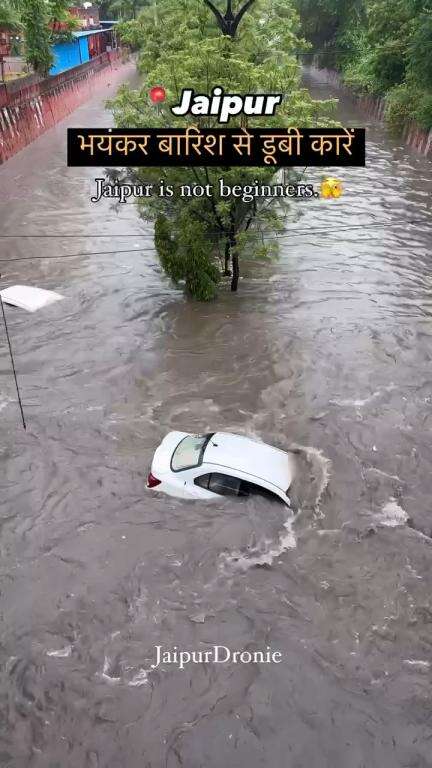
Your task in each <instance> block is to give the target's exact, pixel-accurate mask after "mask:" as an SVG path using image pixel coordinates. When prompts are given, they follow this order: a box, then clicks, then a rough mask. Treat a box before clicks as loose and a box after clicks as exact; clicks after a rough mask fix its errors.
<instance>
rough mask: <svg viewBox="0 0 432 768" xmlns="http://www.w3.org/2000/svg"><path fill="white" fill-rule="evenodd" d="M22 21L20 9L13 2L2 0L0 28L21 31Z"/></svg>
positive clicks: (0, 5) (11, 0) (0, 4)
mask: <svg viewBox="0 0 432 768" xmlns="http://www.w3.org/2000/svg"><path fill="white" fill-rule="evenodd" d="M20 26H21V19H20V14H19V9H18V6H17V4H16V3H14V2H13V0H1V2H0V27H5V28H6V29H19V28H20Z"/></svg>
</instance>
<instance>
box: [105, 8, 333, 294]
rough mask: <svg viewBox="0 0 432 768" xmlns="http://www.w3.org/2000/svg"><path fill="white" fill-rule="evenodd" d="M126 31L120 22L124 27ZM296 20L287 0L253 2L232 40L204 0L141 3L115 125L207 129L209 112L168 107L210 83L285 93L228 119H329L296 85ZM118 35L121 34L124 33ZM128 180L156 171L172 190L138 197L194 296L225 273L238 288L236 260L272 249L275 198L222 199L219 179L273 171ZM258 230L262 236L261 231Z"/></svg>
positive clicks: (168, 259) (173, 173)
mask: <svg viewBox="0 0 432 768" xmlns="http://www.w3.org/2000/svg"><path fill="white" fill-rule="evenodd" d="M123 28H124V27H123ZM297 28H298V17H297V14H296V12H295V10H294V9H293V6H292V5H291V4H290V3H289V2H286V0H256V2H255V3H254V4H253V6H252V7H251V9H250V11H249V12H248V13H247V14H245V15H244V17H243V19H242V23H241V26H240V27H239V28H238V29H237V34H236V37H235V38H232V37H231V36H228V35H222V34H221V32H220V28H219V25H218V23H217V20H216V19H215V16H214V14H213V12H212V11H211V10H209V9H208V7H207V6H206V5H205V4H204V3H203V2H202V0H188V1H186V0H160V2H158V4H157V7H156V6H153V7H151V8H150V7H149V8H148V9H145V10H144V11H143V12H142V13H141V14H140V16H139V18H138V20H137V22H136V23H129V24H128V25H127V27H126V34H127V35H128V36H129V39H130V40H131V41H132V40H133V42H134V44H135V45H136V44H139V45H140V57H139V64H140V68H141V71H142V72H143V87H142V88H141V89H140V90H135V91H133V90H130V89H129V88H127V87H123V88H122V89H120V92H119V94H118V96H117V98H116V100H115V102H114V104H113V108H114V114H115V119H116V123H117V125H121V126H122V127H170V126H181V127H187V126H190V125H192V124H195V125H199V126H200V127H203V128H207V127H214V126H215V125H216V122H215V118H214V117H199V118H197V117H195V118H191V116H184V117H175V116H174V115H173V114H172V113H171V111H170V109H169V105H173V104H175V103H177V102H178V101H179V99H180V95H181V91H182V89H183V88H192V89H194V91H195V92H197V93H207V94H210V92H211V90H212V88H213V87H214V86H215V85H219V86H222V87H223V88H224V90H225V92H227V93H241V94H245V93H283V94H284V99H283V102H282V104H281V105H280V107H279V109H278V111H277V114H276V115H275V116H274V117H265V118H263V117H261V118H260V117H254V118H248V120H247V122H246V120H245V117H244V116H242V117H238V118H234V119H232V120H231V122H230V126H234V127H239V128H240V127H241V126H244V127H245V126H246V125H247V126H248V127H254V126H260V125H261V126H272V125H274V126H278V127H280V126H287V127H288V126H297V125H300V126H308V125H324V124H328V122H329V120H328V114H329V112H330V111H331V106H332V105H331V104H330V103H324V102H316V101H313V100H312V99H311V98H310V96H309V94H308V93H307V91H306V90H304V89H303V88H301V86H300V80H299V68H298V64H297V61H296V58H295V56H294V55H293V51H295V50H296V47H297V45H298V37H297ZM122 34H123V32H122ZM153 85H163V86H164V88H165V89H166V91H167V101H166V103H165V104H164V105H163V106H158V107H155V106H154V105H153V104H152V103H151V102H150V99H149V96H148V90H149V88H150V87H152V86H153ZM132 176H133V178H134V180H135V181H136V180H139V181H141V182H144V181H147V182H153V183H154V184H155V186H156V187H157V186H158V183H159V180H160V179H161V178H162V179H163V180H164V182H165V185H167V186H170V187H171V188H172V190H173V195H172V196H171V197H158V196H157V195H154V196H153V197H151V198H145V199H143V200H141V212H142V215H143V216H145V217H147V218H148V219H150V220H154V221H156V247H157V250H158V253H159V257H160V260H161V264H162V266H163V268H164V270H165V271H166V272H167V274H169V275H170V277H171V278H172V279H173V280H175V281H176V282H180V281H184V282H185V284H186V288H187V290H188V291H189V292H190V293H191V294H192V295H193V296H195V297H197V298H199V299H209V298H212V297H213V296H214V295H215V294H216V288H217V283H218V280H219V278H220V276H221V274H224V273H225V274H229V273H231V277H232V280H231V287H232V290H237V285H238V279H239V258H240V256H241V255H242V254H243V255H244V254H246V255H247V256H248V258H249V259H251V258H256V257H260V258H271V257H272V255H273V254H274V252H275V247H274V241H273V244H272V245H271V246H270V245H268V244H267V243H266V242H265V239H264V234H266V233H267V234H268V233H272V232H274V230H275V228H276V229H277V228H278V227H280V226H281V225H282V224H281V222H282V216H283V206H282V204H281V200H280V199H276V198H269V199H253V200H250V201H247V202H246V201H244V200H242V199H241V198H233V197H230V198H225V197H222V196H221V195H220V194H219V184H218V181H219V179H220V178H221V177H223V179H224V181H225V183H226V184H228V185H230V186H233V185H236V184H240V185H254V184H255V183H258V184H267V185H270V184H272V182H274V176H275V171H274V168H272V167H264V168H231V167H230V168H189V167H183V168H171V167H166V168H162V169H160V168H143V169H136V170H134V171H133V173H132ZM194 184H200V185H201V186H203V187H205V186H206V185H210V188H211V189H212V190H213V196H212V197H206V196H203V197H199V198H196V197H182V196H181V194H180V187H181V185H189V186H191V187H192V186H193V185H194ZM260 233H261V235H260Z"/></svg>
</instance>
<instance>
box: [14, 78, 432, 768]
mask: <svg viewBox="0 0 432 768" xmlns="http://www.w3.org/2000/svg"><path fill="white" fill-rule="evenodd" d="M131 79H132V81H133V80H134V76H131ZM306 81H307V83H308V84H309V85H310V87H311V89H312V92H313V94H314V95H315V96H316V97H323V96H325V97H327V96H329V95H330V94H333V93H334V92H335V90H334V87H333V86H329V85H325V84H324V83H319V82H318V81H317V80H316V79H311V76H308V75H307V76H306ZM110 95H111V94H110V89H109V88H108V89H107V90H106V92H101V93H100V98H99V100H95V101H94V102H92V103H91V104H86V105H84V106H83V107H81V108H80V109H78V110H77V111H76V112H75V113H73V115H72V116H71V117H70V118H68V119H67V120H66V121H64V122H63V123H61V124H60V125H58V126H57V127H56V128H55V129H53V130H51V131H49V132H48V133H47V134H45V135H44V136H43V137H42V138H40V139H39V140H37V141H36V142H35V143H34V144H32V145H31V146H30V147H27V148H26V149H25V150H23V151H22V152H20V153H19V154H18V155H17V156H16V157H14V158H12V159H11V160H10V161H8V162H7V163H6V164H5V165H4V166H2V167H0V182H1V183H0V222H1V228H0V232H1V234H2V235H8V237H3V238H2V239H1V244H2V248H1V260H2V262H1V268H0V272H1V277H2V279H1V283H2V286H3V287H7V286H9V285H13V284H17V283H18V284H20V283H29V284H31V285H37V286H39V287H42V288H48V289H51V290H55V291H58V292H59V293H61V294H64V295H65V297H66V298H65V299H64V301H61V302H58V303H56V304H53V305H51V306H50V307H48V308H47V309H44V310H41V311H40V312H38V313H35V314H28V313H26V312H24V311H21V310H18V309H15V308H13V307H6V313H7V318H8V324H9V332H10V336H11V341H12V344H13V347H14V351H15V358H16V361H15V362H16V367H17V372H18V377H19V382H20V386H21V391H22V399H23V403H24V408H25V414H26V418H27V422H28V428H27V432H25V431H24V430H23V429H22V426H21V423H20V417H19V411H18V409H17V404H16V396H15V390H14V386H13V379H12V375H11V371H10V361H9V357H8V354H7V347H6V339H5V336H4V329H3V331H1V334H2V336H1V338H2V342H1V347H0V374H1V377H0V419H1V422H0V425H1V441H0V530H1V536H0V547H1V549H0V553H1V560H0V605H1V618H2V622H1V642H0V662H1V666H0V675H1V678H0V722H1V728H0V765H1V766H4V767H5V768H27V767H29V768H60V767H61V768H78V767H79V768H81V767H82V768H119V767H120V766H127V767H128V768H180V766H183V767H184V768H222V767H225V766H227V767H228V766H229V768H240V766H244V765H247V766H249V768H261V767H264V766H266V767H271V768H396V767H399V766H400V767H401V768H402V766H403V767H404V768H408V767H409V768H426V766H431V765H432V758H431V754H432V746H431V745H432V715H431V712H432V708H431V707H432V687H431V674H432V666H431V665H432V568H431V563H432V538H430V536H431V533H432V514H431V494H432V473H431V447H430V446H431V426H432V373H431V359H432V293H431V290H432V276H431V263H432V217H431V208H432V195H431V193H432V164H431V163H430V162H428V161H426V160H425V159H424V158H421V157H419V156H416V155H415V154H414V153H412V152H410V151H409V150H408V149H406V148H405V147H403V146H401V145H400V144H399V143H398V142H397V141H396V140H394V139H392V138H391V137H389V136H388V135H387V132H386V130H385V129H384V128H383V127H382V126H380V125H378V124H374V123H370V122H367V121H365V118H364V116H363V115H362V114H361V113H360V112H359V111H358V110H356V108H355V106H354V104H353V103H351V102H350V101H349V100H348V99H346V98H344V99H343V100H342V102H341V105H340V110H339V119H341V120H342V122H343V124H344V125H360V126H361V125H364V124H365V122H366V125H367V127H368V131H367V168H366V169H362V168H343V169H334V175H337V176H338V177H339V178H341V179H342V180H343V183H344V187H345V194H344V196H343V197H342V198H341V199H340V200H330V201H325V200H315V199H313V200H304V201H298V202H296V203H294V204H293V206H292V208H291V210H290V214H289V221H288V222H287V231H288V234H287V233H284V236H283V237H281V238H280V243H281V249H280V259H279V261H277V262H274V263H272V264H268V263H267V264H259V263H255V264H245V263H244V264H243V267H242V268H243V275H244V277H243V279H242V280H241V282H240V290H239V293H238V294H231V293H230V292H229V291H228V290H226V291H225V290H224V289H222V290H221V294H220V297H219V299H218V300H217V301H216V302H215V303H209V304H199V303H194V302H191V301H189V300H187V299H186V298H184V296H183V295H182V293H181V291H179V290H177V289H176V288H174V287H173V286H172V285H171V283H170V282H169V280H168V279H167V278H166V277H165V276H164V275H163V273H162V271H161V269H160V267H159V264H158V260H157V258H156V255H155V252H154V250H153V246H152V242H153V238H152V230H151V227H150V226H149V225H148V224H146V223H145V222H143V221H141V220H140V219H139V218H138V216H137V213H136V210H135V208H134V206H133V204H127V205H123V206H121V207H120V210H118V211H115V210H113V209H112V208H110V204H109V201H108V200H104V201H101V202H100V203H98V204H97V205H92V204H91V203H90V195H91V194H94V177H95V175H98V174H97V173H96V174H95V171H94V170H92V169H91V168H87V169H86V168H65V152H66V149H65V145H66V141H65V139H66V136H65V128H66V126H76V127H86V126H93V127H94V126H102V125H104V126H106V125H109V124H110V119H111V118H110V114H109V113H108V112H106V111H104V99H106V98H107V97H109V96H110ZM330 175H333V174H332V172H331V171H330ZM321 177H322V172H320V171H319V169H315V170H314V169H312V170H311V172H310V174H309V175H308V179H307V181H315V182H318V181H319V180H320V179H321ZM412 221H415V222H420V223H415V224H413V223H410V222H412ZM374 224H375V225H376V226H373V225H374ZM308 230H310V231H308ZM296 233H297V234H296ZM16 235H20V236H21V235H29V237H16ZM77 235H79V237H77ZM288 235H289V236H288ZM41 255H44V256H46V259H43V260H33V259H32V257H40V256H41ZM60 255H61V256H63V257H64V258H58V257H59V256H60ZM171 429H179V430H185V431H196V432H206V431H217V430H220V431H221V430H224V431H232V432H238V433H244V434H249V435H252V436H257V437H260V438H262V439H264V440H266V441H268V442H269V443H271V444H273V445H277V446H279V447H282V448H287V447H290V446H293V445H297V446H302V447H303V448H304V449H307V450H305V452H304V455H305V457H306V459H307V460H308V461H309V466H311V467H312V470H311V474H312V475H313V476H312V478H311V479H310V483H309V482H308V483H304V486H303V487H302V488H301V489H300V490H299V494H300V496H301V500H302V504H301V506H302V512H301V513H300V514H299V516H298V518H297V519H296V520H295V522H294V523H293V525H292V527H291V526H290V524H289V522H287V520H286V513H285V512H283V511H281V509H280V508H279V507H277V508H276V509H275V508H274V506H273V505H269V504H267V503H266V502H265V501H263V500H250V501H248V502H246V503H233V502H232V501H230V500H229V499H225V500H222V501H221V503H217V504H216V505H211V506H207V505H203V504H202V503H200V502H188V501H180V500H175V499H172V498H168V497H163V496H158V495H157V494H151V493H150V492H148V491H146V489H145V482H146V476H147V471H148V467H149V464H150V461H151V458H152V455H153V452H154V450H155V448H156V446H157V445H158V443H159V442H160V440H161V438H162V437H163V436H164V435H165V434H166V432H167V431H169V430H171ZM327 461H328V462H330V464H329V465H327ZM327 468H329V472H330V476H329V482H328V485H327V487H325V473H326V470H327ZM213 644H222V645H225V646H228V647H229V648H230V649H232V650H237V649H240V650H241V649H245V648H248V649H250V650H255V649H264V650H265V648H266V647H267V646H270V647H271V648H272V649H274V650H278V651H280V652H281V653H282V657H283V663H281V664H269V665H265V664H261V665H251V664H248V665H242V664H219V665H217V664H190V665H189V666H187V667H186V668H185V669H184V670H182V671H180V670H179V669H178V668H177V667H175V666H174V665H171V666H169V665H161V666H159V667H158V668H157V669H152V668H151V665H152V664H153V663H154V662H155V645H162V646H164V647H165V648H167V649H171V648H173V647H174V646H177V647H179V648H184V649H200V648H205V647H208V646H212V645H213Z"/></svg>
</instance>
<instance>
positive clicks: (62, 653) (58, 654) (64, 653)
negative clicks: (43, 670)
mask: <svg viewBox="0 0 432 768" xmlns="http://www.w3.org/2000/svg"><path fill="white" fill-rule="evenodd" d="M71 653H72V646H71V645H66V646H65V648H59V649H58V650H56V651H55V650H52V651H46V655H47V656H54V657H55V658H56V659H65V658H67V657H68V656H70V655H71Z"/></svg>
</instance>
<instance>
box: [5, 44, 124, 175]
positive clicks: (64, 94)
mask: <svg viewBox="0 0 432 768" xmlns="http://www.w3.org/2000/svg"><path fill="white" fill-rule="evenodd" d="M126 66H127V65H125V63H124V62H123V61H122V53H121V50H120V49H116V50H114V51H110V52H106V53H103V54H101V55H100V56H97V57H96V58H94V59H92V60H91V61H89V62H87V63H86V64H82V65H80V66H78V67H74V68H73V69H70V70H67V71H66V72H62V73H61V74H59V75H55V76H53V77H49V78H47V79H45V80H42V79H40V78H38V77H37V76H36V75H30V76H29V77H22V78H19V79H17V80H13V81H11V82H9V83H5V84H4V85H0V164H1V163H4V162H5V161H6V160H8V158H10V157H12V156H13V155H15V154H16V153H17V152H19V151H20V150H21V149H23V147H25V146H27V144H30V143H31V142H32V141H34V140H35V139H37V137H38V136H40V135H41V134H42V133H44V132H45V131H47V130H48V129H49V128H51V127H52V126H54V125H56V123H58V122H60V120H63V118H65V117H66V116H67V115H69V114H70V113H71V112H73V111H74V109H76V108H77V107H79V106H80V105H81V104H83V103H84V102H85V101H87V100H88V99H90V98H91V96H92V94H93V93H94V92H96V91H98V90H99V89H100V88H101V87H103V86H104V85H105V86H106V85H108V84H109V83H112V84H113V85H114V84H115V83H117V82H119V81H120V80H121V79H122V78H123V76H124V71H125V67H126ZM129 66H130V64H129Z"/></svg>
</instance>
